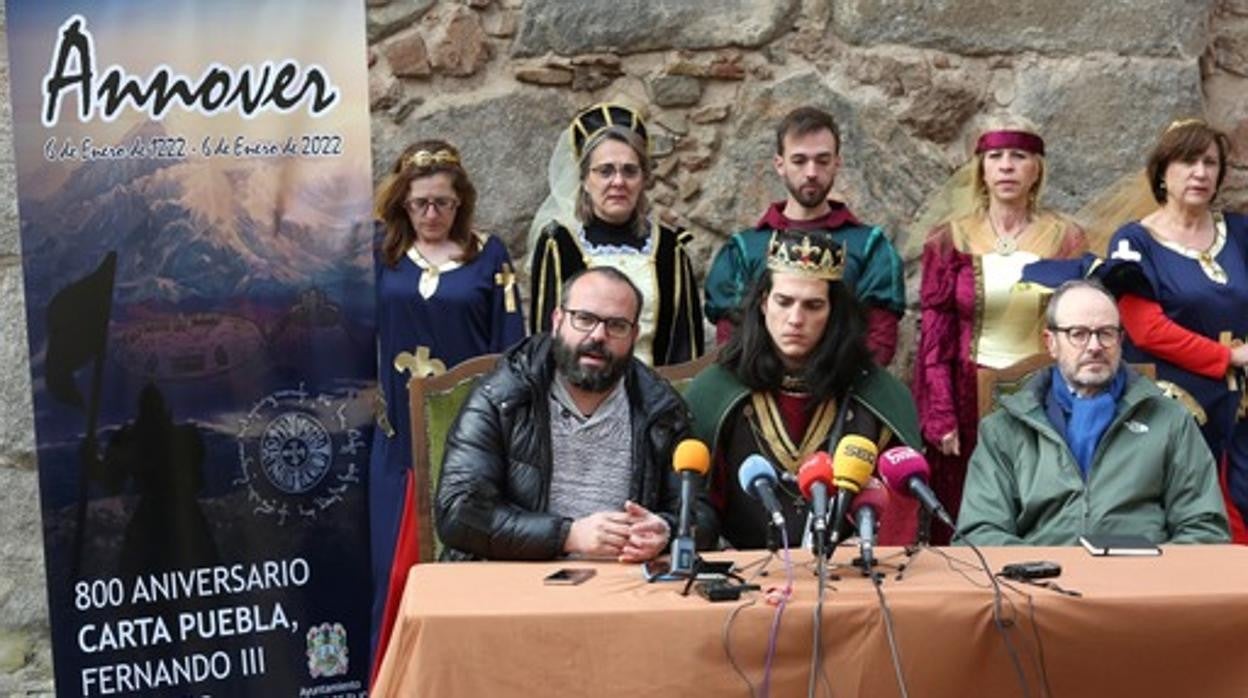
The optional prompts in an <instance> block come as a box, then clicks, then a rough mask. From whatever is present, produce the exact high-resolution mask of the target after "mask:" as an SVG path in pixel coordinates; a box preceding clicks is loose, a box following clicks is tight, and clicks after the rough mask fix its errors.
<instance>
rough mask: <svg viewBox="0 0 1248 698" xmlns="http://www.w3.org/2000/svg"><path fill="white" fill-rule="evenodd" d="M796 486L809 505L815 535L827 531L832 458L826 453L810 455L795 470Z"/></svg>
mask: <svg viewBox="0 0 1248 698" xmlns="http://www.w3.org/2000/svg"><path fill="white" fill-rule="evenodd" d="M797 485H798V487H799V488H800V489H801V490H802V496H803V497H805V498H806V501H808V502H810V503H811V523H812V526H813V527H814V530H815V533H816V534H822V533H823V532H824V531H826V530H827V529H828V497H829V496H830V495H831V493H832V456H829V455H828V454H827V452H826V451H815V452H814V453H812V454H810V455H809V456H808V457H807V458H806V460H805V461H803V462H802V465H801V467H799V468H798V469H797Z"/></svg>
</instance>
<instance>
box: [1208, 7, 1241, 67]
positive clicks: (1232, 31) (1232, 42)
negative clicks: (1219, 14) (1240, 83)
mask: <svg viewBox="0 0 1248 698" xmlns="http://www.w3.org/2000/svg"><path fill="white" fill-rule="evenodd" d="M1213 56H1214V61H1215V62H1216V63H1217V65H1218V67H1219V68H1221V69H1222V70H1225V71H1227V72H1229V73H1234V74H1235V75H1239V76H1241V77H1248V17H1228V18H1227V19H1226V20H1224V21H1223V22H1221V23H1220V24H1219V26H1218V36H1217V38H1215V39H1214V40H1213Z"/></svg>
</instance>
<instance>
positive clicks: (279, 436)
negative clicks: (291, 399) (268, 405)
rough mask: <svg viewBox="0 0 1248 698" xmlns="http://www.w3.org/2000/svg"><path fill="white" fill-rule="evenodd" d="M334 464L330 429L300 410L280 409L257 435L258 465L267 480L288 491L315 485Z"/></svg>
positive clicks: (307, 489) (303, 490)
mask: <svg viewBox="0 0 1248 698" xmlns="http://www.w3.org/2000/svg"><path fill="white" fill-rule="evenodd" d="M332 464H333V442H332V440H331V439H330V437H329V430H327V429H326V428H325V427H324V425H322V424H321V423H320V421H319V420H317V419H316V418H314V417H311V416H309V415H307V414H304V413H302V412H283V413H282V414H280V415H278V416H277V417H276V418H275V419H274V420H273V421H271V422H269V423H268V425H266V426H265V428H264V432H263V433H262V434H261V437H260V466H261V468H262V469H263V471H264V474H265V476H266V477H268V479H269V482H271V483H273V486H274V487H276V488H277V489H279V490H281V491H282V492H285V493H287V494H303V493H304V492H307V491H309V490H311V489H312V488H313V487H316V485H317V483H319V482H320V481H321V479H322V478H324V477H325V473H327V472H329V466H330V465H332Z"/></svg>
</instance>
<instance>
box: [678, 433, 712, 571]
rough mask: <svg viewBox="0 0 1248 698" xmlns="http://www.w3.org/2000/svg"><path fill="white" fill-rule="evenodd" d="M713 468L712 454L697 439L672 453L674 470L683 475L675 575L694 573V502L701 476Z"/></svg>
mask: <svg viewBox="0 0 1248 698" xmlns="http://www.w3.org/2000/svg"><path fill="white" fill-rule="evenodd" d="M710 468H711V452H710V451H709V450H707V448H706V444H704V443H702V442H701V441H698V440H697V439H685V440H684V441H681V442H680V443H679V444H677V445H676V450H675V451H673V452H672V469H673V470H675V471H676V472H678V473H680V519H679V523H678V525H677V527H676V535H675V536H672V573H673V574H684V575H689V574H693V567H694V563H695V562H696V561H697V557H698V555H697V550H696V546H695V545H694V542H693V500H694V498H696V497H697V496H698V495H697V490H698V487H699V486H700V485H701V480H702V476H703V475H705V474H706V471H707V470H710Z"/></svg>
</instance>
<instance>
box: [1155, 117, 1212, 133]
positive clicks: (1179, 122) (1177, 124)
mask: <svg viewBox="0 0 1248 698" xmlns="http://www.w3.org/2000/svg"><path fill="white" fill-rule="evenodd" d="M1196 124H1199V125H1201V126H1205V125H1207V124H1206V123H1205V120H1204V119H1175V120H1174V121H1171V122H1170V125H1169V126H1167V127H1166V130H1165V132H1166V133H1170V132H1171V131H1173V130H1174V129H1176V128H1183V127H1184V126H1194V125H1196Z"/></svg>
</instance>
